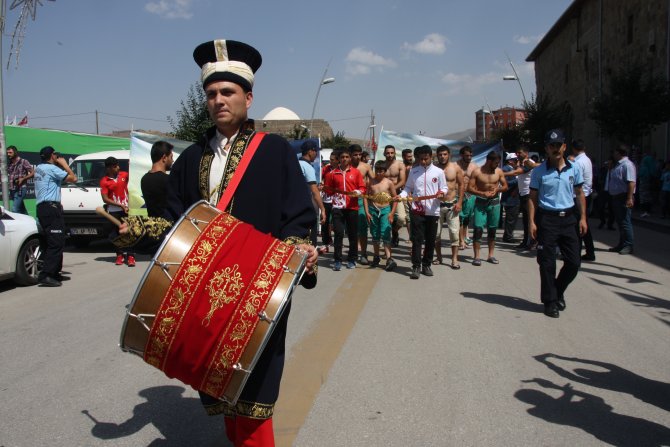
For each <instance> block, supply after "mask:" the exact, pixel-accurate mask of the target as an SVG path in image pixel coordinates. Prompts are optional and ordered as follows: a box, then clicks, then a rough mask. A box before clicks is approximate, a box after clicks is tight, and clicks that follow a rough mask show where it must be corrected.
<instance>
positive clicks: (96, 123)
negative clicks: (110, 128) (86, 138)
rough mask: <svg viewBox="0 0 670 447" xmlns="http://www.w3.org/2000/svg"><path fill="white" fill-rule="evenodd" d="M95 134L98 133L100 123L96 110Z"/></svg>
mask: <svg viewBox="0 0 670 447" xmlns="http://www.w3.org/2000/svg"><path fill="white" fill-rule="evenodd" d="M95 134H96V135H100V125H99V120H98V111H97V110H96V111H95Z"/></svg>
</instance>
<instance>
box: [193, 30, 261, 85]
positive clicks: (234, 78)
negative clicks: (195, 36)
mask: <svg viewBox="0 0 670 447" xmlns="http://www.w3.org/2000/svg"><path fill="white" fill-rule="evenodd" d="M193 59H194V60H195V63H196V64H198V66H200V68H201V69H202V72H201V75H200V80H201V81H202V86H203V87H206V86H207V84H209V83H210V82H214V81H229V82H234V83H236V84H239V85H241V86H242V87H243V88H246V89H247V90H252V88H253V86H254V73H256V70H258V69H259V68H260V66H261V63H262V62H263V58H262V57H261V54H260V53H259V52H258V50H256V49H255V48H254V47H252V46H251V45H247V44H246V43H243V42H238V41H235V40H222V39H218V40H212V41H210V42H205V43H202V44H200V45H198V46H197V47H196V49H195V50H194V51H193Z"/></svg>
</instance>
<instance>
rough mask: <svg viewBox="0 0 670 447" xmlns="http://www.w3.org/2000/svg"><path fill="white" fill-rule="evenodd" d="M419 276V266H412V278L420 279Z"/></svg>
mask: <svg viewBox="0 0 670 447" xmlns="http://www.w3.org/2000/svg"><path fill="white" fill-rule="evenodd" d="M419 276H420V269H419V267H413V268H412V273H410V275H409V277H410V279H419Z"/></svg>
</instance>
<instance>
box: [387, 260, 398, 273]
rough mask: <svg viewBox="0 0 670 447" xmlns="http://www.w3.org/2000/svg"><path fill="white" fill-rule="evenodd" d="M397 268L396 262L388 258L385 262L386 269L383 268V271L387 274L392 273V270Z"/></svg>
mask: <svg viewBox="0 0 670 447" xmlns="http://www.w3.org/2000/svg"><path fill="white" fill-rule="evenodd" d="M397 266H398V264H396V262H395V260H394V259H393V258H388V259H387V260H386V267H385V268H384V270H386V271H387V272H391V271H393V269H395V268H396V267H397Z"/></svg>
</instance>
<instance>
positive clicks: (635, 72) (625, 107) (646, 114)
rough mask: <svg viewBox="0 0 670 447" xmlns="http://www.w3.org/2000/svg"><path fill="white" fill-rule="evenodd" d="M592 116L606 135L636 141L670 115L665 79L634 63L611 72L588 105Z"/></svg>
mask: <svg viewBox="0 0 670 447" xmlns="http://www.w3.org/2000/svg"><path fill="white" fill-rule="evenodd" d="M590 117H591V119H593V120H594V121H595V122H596V124H597V125H598V127H599V128H600V130H601V132H602V133H603V134H604V135H606V136H613V137H616V138H617V139H619V140H620V141H622V142H625V143H629V144H633V143H638V142H639V140H640V138H641V137H642V136H643V135H645V134H647V133H649V132H651V131H652V130H653V129H654V128H655V127H656V126H658V125H659V124H661V123H664V122H666V121H668V119H670V92H669V91H668V81H667V80H666V79H665V78H663V77H662V76H659V75H655V74H653V73H651V72H650V70H647V69H645V68H644V67H643V66H642V65H640V64H637V65H633V66H629V67H627V68H625V69H622V70H621V71H620V72H619V73H617V74H616V75H614V76H612V78H611V80H610V82H609V85H608V88H607V91H606V92H605V93H603V94H602V95H601V96H600V97H598V98H596V99H595V100H594V101H593V103H592V105H591V113H590Z"/></svg>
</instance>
